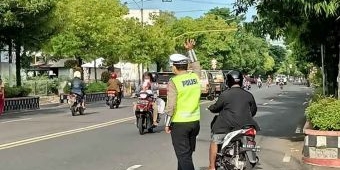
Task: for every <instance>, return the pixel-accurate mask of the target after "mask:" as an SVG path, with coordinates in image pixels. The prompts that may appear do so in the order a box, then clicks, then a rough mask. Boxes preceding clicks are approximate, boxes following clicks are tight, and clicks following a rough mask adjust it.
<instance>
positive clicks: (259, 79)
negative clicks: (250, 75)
mask: <svg viewBox="0 0 340 170" xmlns="http://www.w3.org/2000/svg"><path fill="white" fill-rule="evenodd" d="M256 82H257V86H258V87H259V88H260V87H261V85H262V78H261V75H259V77H258V78H257V81H256Z"/></svg>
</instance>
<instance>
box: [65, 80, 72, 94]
mask: <svg viewBox="0 0 340 170" xmlns="http://www.w3.org/2000/svg"><path fill="white" fill-rule="evenodd" d="M63 91H64V93H65V94H69V93H70V92H71V86H70V85H69V84H68V82H67V83H66V85H65V87H64V88H63Z"/></svg>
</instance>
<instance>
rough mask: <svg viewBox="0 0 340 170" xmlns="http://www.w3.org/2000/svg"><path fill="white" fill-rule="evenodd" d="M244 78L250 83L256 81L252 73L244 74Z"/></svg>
mask: <svg viewBox="0 0 340 170" xmlns="http://www.w3.org/2000/svg"><path fill="white" fill-rule="evenodd" d="M245 79H246V80H247V81H249V82H250V83H251V84H256V82H257V80H256V78H255V76H253V75H246V76H245Z"/></svg>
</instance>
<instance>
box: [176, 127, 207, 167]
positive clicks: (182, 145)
mask: <svg viewBox="0 0 340 170" xmlns="http://www.w3.org/2000/svg"><path fill="white" fill-rule="evenodd" d="M199 131H200V123H199V121H194V122H183V123H182V122H180V123H177V122H176V123H173V124H172V131H171V138H172V144H173V146H174V149H175V153H176V156H177V160H178V170H194V164H193V162H192V153H193V152H194V151H195V147H196V136H197V135H198V133H199Z"/></svg>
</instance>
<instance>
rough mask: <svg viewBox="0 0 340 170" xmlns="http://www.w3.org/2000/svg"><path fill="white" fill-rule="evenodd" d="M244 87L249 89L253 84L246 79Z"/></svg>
mask: <svg viewBox="0 0 340 170" xmlns="http://www.w3.org/2000/svg"><path fill="white" fill-rule="evenodd" d="M243 89H245V90H248V91H249V90H250V89H251V84H250V82H249V81H246V82H245V83H244V86H243Z"/></svg>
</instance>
